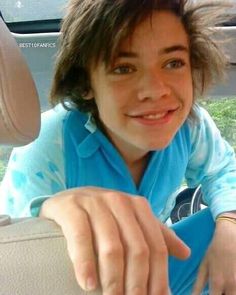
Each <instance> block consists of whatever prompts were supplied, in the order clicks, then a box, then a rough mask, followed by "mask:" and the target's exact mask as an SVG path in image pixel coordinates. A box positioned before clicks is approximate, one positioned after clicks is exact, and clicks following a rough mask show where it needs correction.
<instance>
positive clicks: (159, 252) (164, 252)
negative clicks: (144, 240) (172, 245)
mask: <svg viewBox="0 0 236 295" xmlns="http://www.w3.org/2000/svg"><path fill="white" fill-rule="evenodd" d="M153 255H155V256H161V257H166V256H168V249H167V247H166V245H162V246H160V245H157V246H156V247H155V248H154V249H153Z"/></svg>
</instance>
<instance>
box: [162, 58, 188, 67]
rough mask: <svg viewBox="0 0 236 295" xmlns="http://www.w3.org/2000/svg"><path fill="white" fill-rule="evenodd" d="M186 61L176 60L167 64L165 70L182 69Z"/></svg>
mask: <svg viewBox="0 0 236 295" xmlns="http://www.w3.org/2000/svg"><path fill="white" fill-rule="evenodd" d="M185 64H186V63H185V61H184V60H182V59H174V60H171V61H170V62H168V63H167V65H166V66H165V68H167V69H180V68H182V67H184V66H185Z"/></svg>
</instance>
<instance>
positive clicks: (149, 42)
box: [117, 11, 189, 52]
mask: <svg viewBox="0 0 236 295" xmlns="http://www.w3.org/2000/svg"><path fill="white" fill-rule="evenodd" d="M174 44H179V45H183V46H185V47H187V48H188V44H189V40H188V35H187V33H186V31H185V28H184V26H183V24H182V22H181V19H180V18H179V17H178V16H176V15H175V14H174V13H172V12H170V11H154V12H153V13H152V14H151V15H149V16H148V17H146V18H145V19H144V20H142V22H140V23H139V24H138V25H136V26H135V28H134V30H133V31H132V33H131V34H130V35H128V36H127V37H126V38H124V39H123V40H122V41H121V42H120V44H119V46H118V48H117V51H118V52H119V51H120V50H124V49H125V50H132V49H133V48H143V47H144V45H145V46H147V47H146V48H147V49H148V48H150V47H152V46H154V47H155V46H156V47H165V46H166V47H169V46H173V45H174Z"/></svg>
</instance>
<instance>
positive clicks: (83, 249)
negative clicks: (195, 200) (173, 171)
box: [40, 187, 190, 295]
mask: <svg viewBox="0 0 236 295" xmlns="http://www.w3.org/2000/svg"><path fill="white" fill-rule="evenodd" d="M40 216H43V217H46V218H49V219H52V220H54V221H55V222H56V223H57V224H59V225H60V226H61V228H62V231H63V233H64V235H65V238H66V240H67V246H68V251H69V256H70V258H71V260H72V262H73V265H74V270H75V274H76V278H77V281H78V283H79V285H80V286H81V287H82V288H83V289H84V290H93V289H95V288H97V287H98V282H100V284H101V288H102V290H103V294H104V295H117V294H119V295H123V294H126V295H139V294H140V295H146V294H149V295H151V294H155V295H159V294H160V295H165V294H169V283H168V255H173V256H176V257H178V258H180V259H186V258H187V257H188V256H189V254H190V250H189V248H188V247H187V246H186V245H185V244H184V243H183V242H182V241H181V240H180V239H179V238H178V237H177V236H176V235H175V233H174V232H173V231H172V230H170V229H168V228H167V227H166V226H165V225H163V224H162V223H161V222H159V221H158V220H157V219H156V218H155V217H154V215H153V213H152V211H151V209H150V207H149V205H148V202H147V200H146V199H145V198H143V197H139V196H137V197H134V196H132V197H131V196H130V195H128V194H125V193H122V192H118V191H112V190H107V189H101V188H95V187H84V188H78V189H71V190H67V191H64V192H61V193H58V194H56V195H55V197H52V198H50V199H48V200H47V201H45V202H44V204H43V206H42V209H41V213H40Z"/></svg>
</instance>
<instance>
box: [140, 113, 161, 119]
mask: <svg viewBox="0 0 236 295" xmlns="http://www.w3.org/2000/svg"><path fill="white" fill-rule="evenodd" d="M165 115H166V113H161V114H155V115H146V116H143V118H145V119H150V120H151V119H160V118H162V117H164V116H165Z"/></svg>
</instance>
